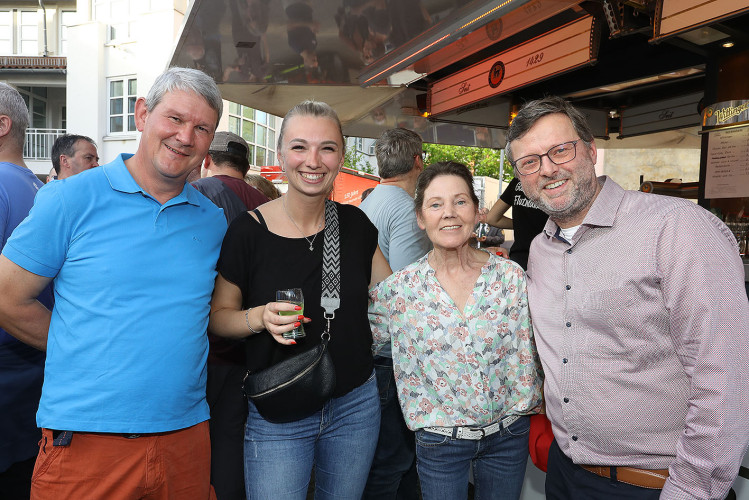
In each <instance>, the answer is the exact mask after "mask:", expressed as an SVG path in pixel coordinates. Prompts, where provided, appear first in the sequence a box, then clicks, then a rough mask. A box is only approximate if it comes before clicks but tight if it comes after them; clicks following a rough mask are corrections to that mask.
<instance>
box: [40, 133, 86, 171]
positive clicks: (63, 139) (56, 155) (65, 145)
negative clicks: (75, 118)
mask: <svg viewBox="0 0 749 500" xmlns="http://www.w3.org/2000/svg"><path fill="white" fill-rule="evenodd" d="M78 141H88V142H90V143H91V144H93V145H94V147H96V143H95V142H94V140H93V139H91V138H90V137H86V136H85V135H76V134H64V135H61V136H60V137H58V138H57V139H55V143H54V144H52V154H51V158H50V159H51V160H52V168H54V169H55V172H57V175H60V155H65V156H73V155H75V145H76V144H77V143H78Z"/></svg>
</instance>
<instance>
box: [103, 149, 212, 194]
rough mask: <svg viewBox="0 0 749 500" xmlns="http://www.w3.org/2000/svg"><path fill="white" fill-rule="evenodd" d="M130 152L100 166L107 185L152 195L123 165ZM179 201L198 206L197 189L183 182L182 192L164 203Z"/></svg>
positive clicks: (120, 189)
mask: <svg viewBox="0 0 749 500" xmlns="http://www.w3.org/2000/svg"><path fill="white" fill-rule="evenodd" d="M132 156H133V155H132V153H122V154H120V155H118V156H117V158H115V159H114V161H112V162H110V163H108V164H106V165H104V166H103V167H101V168H102V169H103V170H104V175H106V176H107V179H108V180H109V185H110V186H111V187H112V189H114V190H115V191H120V192H123V193H131V194H134V193H143V194H145V195H147V196H149V197H152V196H151V195H150V194H149V193H147V192H146V191H145V190H143V188H142V187H140V186H139V185H138V183H137V182H135V179H133V176H132V175H130V171H129V170H128V169H127V166H125V160H127V159H129V158H131V157H132ZM179 203H189V204H190V205H195V206H200V197H199V195H198V191H197V190H196V189H195V188H193V187H192V186H190V185H189V184H188V183H185V186H184V187H183V188H182V192H181V193H180V194H178V195H177V196H175V197H174V198H172V199H171V200H169V201H168V202H166V203H165V205H176V204H179Z"/></svg>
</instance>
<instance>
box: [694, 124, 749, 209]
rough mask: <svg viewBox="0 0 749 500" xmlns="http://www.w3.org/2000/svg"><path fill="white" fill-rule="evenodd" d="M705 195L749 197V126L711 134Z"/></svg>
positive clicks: (706, 196)
mask: <svg viewBox="0 0 749 500" xmlns="http://www.w3.org/2000/svg"><path fill="white" fill-rule="evenodd" d="M706 172H707V176H706V178H705V198H708V199H710V198H743V197H749V126H747V127H741V128H734V129H727V130H715V131H712V132H710V133H709V135H708V146H707V170H706Z"/></svg>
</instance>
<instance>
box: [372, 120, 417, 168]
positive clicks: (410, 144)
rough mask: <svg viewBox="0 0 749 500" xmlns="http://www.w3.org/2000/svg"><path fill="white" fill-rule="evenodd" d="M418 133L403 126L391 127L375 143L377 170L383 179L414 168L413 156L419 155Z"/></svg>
mask: <svg viewBox="0 0 749 500" xmlns="http://www.w3.org/2000/svg"><path fill="white" fill-rule="evenodd" d="M422 144H423V143H422V141H421V137H420V136H419V134H417V133H416V132H412V131H410V130H408V129H405V128H391V129H390V130H386V131H385V132H383V133H382V135H381V136H380V138H379V139H377V143H376V144H375V156H376V157H377V171H378V172H379V174H380V177H382V178H383V179H390V178H391V177H396V176H399V175H403V174H407V173H408V172H410V171H411V170H412V169H413V168H414V158H415V157H416V156H421V152H422V151H421V148H422Z"/></svg>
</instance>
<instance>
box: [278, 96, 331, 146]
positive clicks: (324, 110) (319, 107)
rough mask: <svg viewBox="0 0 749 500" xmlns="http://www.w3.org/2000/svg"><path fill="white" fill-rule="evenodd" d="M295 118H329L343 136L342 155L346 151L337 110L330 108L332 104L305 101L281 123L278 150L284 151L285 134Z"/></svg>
mask: <svg viewBox="0 0 749 500" xmlns="http://www.w3.org/2000/svg"><path fill="white" fill-rule="evenodd" d="M295 116H314V117H316V118H328V119H329V120H332V121H333V123H335V124H336V126H337V127H338V132H340V134H341V154H343V153H344V152H345V151H346V141H344V140H343V128H342V127H341V120H339V119H338V114H337V113H336V112H335V110H334V109H333V108H332V107H330V104H327V103H324V102H320V101H303V102H300V103H299V104H297V105H296V106H294V107H293V108H291V109H290V110H289V112H288V113H286V116H284V117H283V122H281V130H279V131H278V143H277V144H276V150H277V151H278V152H280V151H282V148H281V144H282V143H283V134H284V132H285V131H286V124H287V123H288V121H289V120H290V119H291V118H294V117H295Z"/></svg>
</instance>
